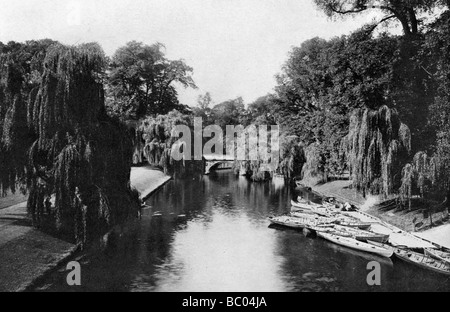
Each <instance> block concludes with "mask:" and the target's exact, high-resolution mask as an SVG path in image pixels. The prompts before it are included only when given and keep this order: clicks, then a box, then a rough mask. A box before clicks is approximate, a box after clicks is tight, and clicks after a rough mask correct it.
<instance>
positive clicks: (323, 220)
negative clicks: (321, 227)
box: [290, 211, 337, 224]
mask: <svg viewBox="0 0 450 312" xmlns="http://www.w3.org/2000/svg"><path fill="white" fill-rule="evenodd" d="M290 215H291V216H292V217H296V218H306V219H310V220H314V221H316V222H319V223H327V224H331V223H336V222H337V221H336V219H335V218H332V217H324V216H321V215H318V214H315V213H310V212H302V211H293V212H291V213H290Z"/></svg>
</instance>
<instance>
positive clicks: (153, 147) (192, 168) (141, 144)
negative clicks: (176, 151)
mask: <svg viewBox="0 0 450 312" xmlns="http://www.w3.org/2000/svg"><path fill="white" fill-rule="evenodd" d="M177 125H185V126H187V127H189V128H192V120H191V118H190V116H188V115H183V114H181V113H180V112H179V111H177V110H173V111H171V112H170V113H168V114H166V115H158V116H157V117H148V118H146V119H144V120H143V121H142V122H141V123H140V125H139V127H138V129H137V131H136V138H135V149H136V150H137V153H139V154H143V155H144V157H145V159H146V160H147V162H148V163H149V164H150V165H153V166H157V167H160V168H162V169H163V170H164V172H165V173H166V174H170V175H174V176H175V177H186V176H194V175H196V176H198V175H202V174H203V173H204V170H205V167H204V165H205V164H204V161H203V160H195V159H194V156H193V155H191V159H190V160H185V159H183V160H174V159H173V158H172V157H171V152H172V147H173V146H174V144H177V141H178V137H175V136H172V130H173V129H174V127H175V126H177ZM192 132H193V131H192ZM191 142H194V141H193V137H191ZM176 147H177V148H182V147H179V146H176ZM192 152H193V149H192Z"/></svg>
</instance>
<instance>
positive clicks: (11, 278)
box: [0, 167, 171, 292]
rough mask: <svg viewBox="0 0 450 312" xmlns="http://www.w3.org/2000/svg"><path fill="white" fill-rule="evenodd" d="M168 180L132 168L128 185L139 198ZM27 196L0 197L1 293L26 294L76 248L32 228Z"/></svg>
mask: <svg viewBox="0 0 450 312" xmlns="http://www.w3.org/2000/svg"><path fill="white" fill-rule="evenodd" d="M170 179H171V177H170V176H167V175H165V174H164V173H163V172H161V171H159V170H154V169H151V168H149V167H133V168H131V175H130V181H131V185H132V186H133V187H135V188H136V189H137V190H138V191H139V192H140V194H141V195H140V196H141V199H144V198H146V197H148V196H149V195H150V194H151V193H153V192H154V191H156V190H157V189H158V188H159V187H161V186H162V185H163V184H165V183H166V182H167V181H169V180H170ZM25 199H26V197H23V196H7V197H5V198H0V292H5V291H12V292H17V291H25V290H27V289H29V288H30V287H31V286H32V285H33V284H34V283H35V282H36V280H38V279H39V278H40V277H42V276H43V275H44V274H46V273H48V272H50V271H51V270H53V269H54V268H56V267H57V266H58V265H59V264H60V263H62V262H63V261H65V260H66V259H67V258H68V257H70V256H72V255H73V254H74V252H75V251H76V250H77V246H76V245H74V244H72V243H70V242H67V241H64V240H62V239H59V238H56V237H54V236H51V235H49V234H46V233H44V232H41V231H39V230H37V229H35V228H33V227H32V225H31V221H30V219H29V218H28V216H27V209H26V201H24V200H25Z"/></svg>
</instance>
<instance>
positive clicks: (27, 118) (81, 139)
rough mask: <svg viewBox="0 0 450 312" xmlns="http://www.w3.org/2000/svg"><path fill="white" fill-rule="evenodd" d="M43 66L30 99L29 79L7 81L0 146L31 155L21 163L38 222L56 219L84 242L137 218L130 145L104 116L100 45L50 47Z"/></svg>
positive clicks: (59, 227) (120, 129)
mask: <svg viewBox="0 0 450 312" xmlns="http://www.w3.org/2000/svg"><path fill="white" fill-rule="evenodd" d="M38 68H39V67H38ZM40 68H42V70H43V72H42V75H41V76H40V79H39V83H35V84H32V85H31V90H30V92H29V96H28V97H27V99H28V101H24V100H23V96H22V94H21V93H26V91H27V89H29V88H27V86H26V85H25V84H24V83H22V84H21V85H20V87H19V84H17V87H15V88H12V89H11V88H10V87H8V86H9V85H11V83H7V88H10V90H14V91H10V92H9V93H10V94H9V95H8V96H10V95H11V92H15V93H16V95H15V96H14V101H13V103H12V105H11V106H10V109H9V110H8V112H7V117H8V118H6V122H5V124H4V127H3V128H4V131H3V136H2V143H3V144H4V146H5V147H6V148H7V149H11V150H14V149H19V150H20V151H22V152H23V153H24V154H23V155H27V156H28V157H27V158H26V159H25V160H23V159H19V162H18V163H17V166H16V168H19V167H20V168H22V170H23V172H25V173H26V177H27V181H26V186H27V187H28V189H29V198H28V205H27V207H28V211H29V213H30V215H31V216H32V219H33V224H34V225H35V226H37V227H41V226H44V225H47V224H48V221H49V220H48V218H49V217H50V216H53V217H54V219H52V220H53V221H54V223H53V225H54V227H55V229H56V230H58V231H60V232H64V233H67V234H69V235H70V236H71V237H72V238H74V239H75V240H76V241H77V242H79V243H82V244H84V243H86V242H88V241H90V240H91V239H92V238H94V237H95V236H96V235H98V234H102V233H104V232H105V231H107V230H108V229H109V228H110V227H111V226H113V225H114V224H117V223H119V222H122V221H124V220H126V219H127V218H129V217H132V216H136V215H137V209H138V205H139V202H138V198H137V194H136V192H135V191H132V190H131V189H130V185H129V177H130V165H131V156H132V154H131V153H132V143H131V139H130V136H129V135H128V131H127V129H126V128H125V126H124V125H123V124H121V123H119V122H117V121H115V120H113V119H111V118H109V117H108V116H107V115H106V110H105V103H104V91H103V77H104V71H105V68H106V58H105V55H104V53H103V51H102V49H101V48H100V46H99V45H98V44H96V43H90V44H83V45H80V46H77V47H69V46H64V45H61V44H54V45H51V46H49V47H48V48H47V50H46V53H45V58H44V59H43V63H42V64H41V67H40ZM17 77H19V75H17ZM23 77H24V76H23V75H22V79H23ZM2 78H3V76H2ZM11 81H19V79H18V78H17V79H16V78H15V79H12V80H11ZM23 81H24V80H23ZM25 134H27V135H28V140H26V139H25V138H23V137H21V135H25ZM18 178H19V177H18V176H16V177H15V181H16V182H17V180H18ZM5 179H6V181H7V183H9V185H11V182H12V181H11V178H10V177H8V176H7V175H3V174H2V175H1V180H2V184H3V185H4V181H5ZM8 179H9V181H8ZM52 198H54V208H53V209H51V210H49V208H50V206H51V204H50V203H51V201H52ZM44 216H45V217H46V218H44Z"/></svg>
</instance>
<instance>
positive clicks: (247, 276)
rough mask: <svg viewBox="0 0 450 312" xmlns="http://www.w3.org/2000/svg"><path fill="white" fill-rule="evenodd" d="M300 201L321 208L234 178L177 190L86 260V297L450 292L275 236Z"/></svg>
mask: <svg viewBox="0 0 450 312" xmlns="http://www.w3.org/2000/svg"><path fill="white" fill-rule="evenodd" d="M297 195H302V196H304V197H307V198H309V199H310V200H313V201H317V200H318V198H316V197H315V196H314V195H313V194H311V193H308V192H306V191H300V190H295V191H293V190H291V189H290V188H289V187H286V186H283V185H282V182H280V181H275V182H267V183H251V182H249V181H248V180H247V179H246V178H244V177H237V176H235V175H233V174H232V173H231V172H220V173H212V174H211V175H210V176H205V177H203V178H202V179H195V180H174V181H171V182H169V183H168V184H166V185H165V186H164V187H163V188H162V189H161V190H160V191H158V192H157V193H155V194H154V195H153V196H152V197H151V198H150V199H149V200H148V201H147V204H148V205H149V206H150V208H149V209H144V210H143V211H142V219H141V220H139V221H136V222H135V223H133V224H132V226H131V229H130V230H129V231H127V232H126V233H125V234H124V235H123V236H122V237H120V238H118V239H117V241H116V243H115V244H113V245H112V246H111V247H110V249H109V250H107V251H106V252H102V253H100V252H97V253H94V254H89V255H86V256H85V257H83V258H82V259H81V260H80V261H81V266H82V271H83V275H82V286H81V290H87V291H94V290H95V291H97V290H102V291H355V290H356V291H393V290H399V291H407V290H440V291H448V290H450V288H449V282H448V280H447V279H446V278H445V277H442V276H439V275H436V274H433V273H430V272H428V271H423V270H419V269H417V268H415V267H411V266H410V265H408V264H404V263H402V262H399V261H395V260H394V261H391V260H390V259H383V258H379V257H375V256H372V255H369V254H365V253H362V252H357V251H354V250H351V249H348V248H344V247H340V246H336V245H334V244H331V243H329V242H327V241H324V240H322V239H315V238H310V237H305V236H304V235H303V234H302V233H301V232H298V231H294V230H290V229H282V228H273V227H268V225H269V222H268V220H267V217H268V216H270V215H274V214H283V213H287V212H288V211H289V209H290V203H289V202H290V199H291V198H295V197H297ZM155 212H158V213H160V214H161V216H159V217H158V216H155V215H154V214H155ZM180 215H185V217H180ZM372 260H375V261H379V262H380V264H381V282H382V285H381V286H376V287H374V286H368V285H367V283H366V277H367V274H368V272H369V271H368V270H367V268H366V266H367V263H368V262H369V261H372ZM413 273H414V274H413ZM65 276H66V275H65V272H64V271H63V270H61V271H60V272H56V273H55V274H52V275H51V276H50V277H49V278H48V279H47V280H45V281H44V282H43V283H42V285H40V286H39V287H38V288H37V289H38V290H48V291H54V290H59V291H61V290H64V291H66V290H72V289H71V288H70V287H68V286H66V283H65ZM78 289H80V288H78Z"/></svg>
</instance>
